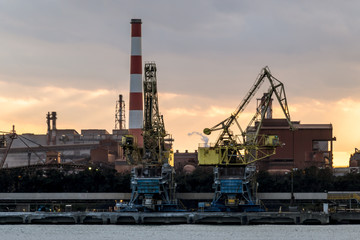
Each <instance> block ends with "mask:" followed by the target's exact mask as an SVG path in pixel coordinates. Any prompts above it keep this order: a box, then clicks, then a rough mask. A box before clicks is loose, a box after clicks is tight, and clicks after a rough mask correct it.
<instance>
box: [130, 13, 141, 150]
mask: <svg viewBox="0 0 360 240" xmlns="http://www.w3.org/2000/svg"><path fill="white" fill-rule="evenodd" d="M142 128H143V96H142V58H141V19H131V60H130V101H129V133H130V134H132V135H133V136H135V137H136V139H137V143H138V146H139V147H143V145H144V143H143V137H142V135H141V134H142Z"/></svg>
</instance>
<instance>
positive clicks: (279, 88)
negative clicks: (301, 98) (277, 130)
mask: <svg viewBox="0 0 360 240" xmlns="http://www.w3.org/2000/svg"><path fill="white" fill-rule="evenodd" d="M265 79H268V81H269V83H270V88H269V90H268V93H267V96H268V97H267V98H266V102H269V101H270V100H271V96H272V95H273V94H275V96H276V98H277V100H278V102H279V103H280V106H281V109H282V110H283V112H284V115H285V117H286V119H287V121H288V123H289V126H290V128H291V129H293V125H292V123H291V120H290V113H289V108H288V105H287V100H286V94H285V89H284V85H283V83H281V82H280V81H279V80H278V79H276V78H275V77H273V76H272V75H271V72H270V69H269V68H268V67H264V68H263V69H262V70H261V72H260V74H259V75H258V77H257V79H256V81H255V83H254V84H253V86H252V87H251V88H250V90H249V91H248V93H247V94H246V95H245V97H244V98H243V100H242V101H241V103H240V104H239V106H238V107H237V109H236V110H235V111H234V112H233V113H232V114H231V115H230V117H228V118H227V119H225V120H224V121H222V122H220V123H218V124H216V125H215V126H213V127H212V128H205V129H204V133H205V134H206V135H210V134H211V132H213V131H218V130H222V132H221V133H220V135H219V137H218V139H217V141H216V143H215V147H216V146H219V145H221V144H223V141H224V140H226V141H228V142H229V143H231V144H237V141H236V139H235V137H234V136H233V133H232V132H231V131H230V127H231V125H232V124H233V123H234V122H236V124H237V126H238V127H239V130H240V132H241V134H242V136H243V140H244V138H245V135H246V132H245V131H246V129H245V131H244V130H243V129H242V128H241V126H240V124H239V123H238V122H237V118H238V116H239V114H240V113H241V112H243V111H244V110H245V108H246V106H247V105H248V104H249V102H250V101H251V99H252V98H253V96H254V95H255V94H256V93H257V91H258V90H259V88H260V87H261V85H262V84H263V83H264V81H265ZM260 112H261V111H259V110H258V109H257V111H256V113H255V115H254V117H253V118H252V119H251V121H250V122H249V124H248V127H249V126H251V125H252V123H253V122H254V121H255V120H256V119H257V117H258V116H259V115H260ZM262 119H263V118H261V121H262ZM260 125H261V124H260ZM257 133H258V132H257Z"/></svg>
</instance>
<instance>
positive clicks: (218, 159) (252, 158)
mask: <svg viewBox="0 0 360 240" xmlns="http://www.w3.org/2000/svg"><path fill="white" fill-rule="evenodd" d="M265 81H267V82H268V83H269V85H270V86H269V89H268V91H267V92H266V93H265V94H264V95H263V97H262V98H261V101H260V104H259V105H258V106H257V108H256V112H255V114H254V116H253V117H252V118H251V120H250V122H249V124H248V125H247V127H246V128H242V127H241V126H240V123H239V121H238V117H239V115H240V114H241V113H242V112H243V111H244V110H245V108H246V106H247V105H248V104H249V102H250V101H251V99H252V98H253V97H254V95H255V94H256V92H257V91H258V90H259V88H260V87H261V85H262V84H263V83H264V82H265ZM273 96H275V98H276V99H277V100H278V102H279V104H280V106H281V109H282V111H283V113H284V115H285V118H286V119H287V121H288V123H289V128H290V129H294V127H293V125H292V123H291V120H290V113H289V108H288V105H287V100H286V94H285V88H284V85H283V83H282V82H280V81H279V80H278V79H276V78H275V77H274V76H272V74H271V72H270V70H269V68H268V67H264V68H263V69H262V70H261V72H260V74H259V75H258V77H257V79H256V81H255V83H254V84H253V86H252V87H251V88H250V90H249V92H248V93H247V94H246V96H245V97H244V98H243V100H242V101H241V103H240V104H239V106H238V107H237V109H236V110H235V111H234V112H233V113H232V114H231V115H230V116H229V117H228V118H226V119H225V120H223V121H221V122H220V123H218V124H216V125H215V126H213V127H212V128H205V129H204V131H203V132H204V134H206V135H210V134H211V133H212V132H215V131H220V134H219V137H218V138H217V140H216V142H215V144H213V145H210V146H200V147H199V148H198V160H199V165H200V166H214V167H215V168H214V184H213V188H214V189H215V195H214V198H213V201H212V204H211V208H210V210H215V211H219V210H220V211H221V210H224V211H230V210H234V211H258V210H260V208H259V206H258V204H257V203H256V201H255V200H254V197H253V195H254V189H256V186H255V187H254V186H253V185H254V184H252V183H254V181H252V180H253V175H254V173H255V170H256V168H255V166H254V165H253V164H252V163H254V162H256V161H259V160H261V159H264V158H267V157H269V156H271V155H274V154H275V149H276V148H277V147H278V146H280V141H279V138H278V136H276V135H260V134H259V132H260V129H261V126H262V122H263V120H264V119H265V116H266V114H267V113H268V114H269V112H268V111H269V110H270V108H269V106H270V105H271V104H272V97H273ZM254 123H255V124H254ZM253 124H254V125H253ZM234 125H235V127H237V128H238V131H239V132H240V134H239V135H235V134H234V131H233V130H232V127H234Z"/></svg>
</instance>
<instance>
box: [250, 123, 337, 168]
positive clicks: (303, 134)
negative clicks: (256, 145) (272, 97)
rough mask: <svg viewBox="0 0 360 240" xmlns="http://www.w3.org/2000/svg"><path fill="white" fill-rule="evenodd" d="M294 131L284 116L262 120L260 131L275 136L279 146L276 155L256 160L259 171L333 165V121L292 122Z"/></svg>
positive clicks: (329, 166)
mask: <svg viewBox="0 0 360 240" xmlns="http://www.w3.org/2000/svg"><path fill="white" fill-rule="evenodd" d="M292 123H293V125H294V127H295V128H296V130H295V131H291V130H290V129H289V124H288V123H287V121H286V119H264V120H263V124H262V127H261V129H260V134H265V135H277V136H278V137H279V140H280V143H281V147H278V148H277V149H276V154H275V155H273V156H271V157H269V158H268V159H264V160H261V161H259V162H258V163H257V164H258V165H257V166H258V169H259V170H267V171H269V172H273V173H285V172H288V171H291V170H292V169H294V168H297V169H304V168H307V167H311V166H316V167H318V168H332V160H333V154H332V153H333V141H335V140H336V138H335V137H333V127H332V124H301V123H300V121H295V122H292Z"/></svg>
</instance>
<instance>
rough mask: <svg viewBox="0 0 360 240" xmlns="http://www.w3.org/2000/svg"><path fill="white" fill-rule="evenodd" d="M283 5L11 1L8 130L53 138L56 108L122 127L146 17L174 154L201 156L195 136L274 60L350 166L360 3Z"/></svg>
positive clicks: (296, 103)
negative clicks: (122, 107)
mask: <svg viewBox="0 0 360 240" xmlns="http://www.w3.org/2000/svg"><path fill="white" fill-rule="evenodd" d="M276 2H277V3H278V4H274V3H271V4H270V3H267V2H263V3H261V4H260V3H237V1H222V2H221V3H218V2H217V1H198V2H195V3H193V2H190V1H182V2H181V3H180V2H167V1H154V2H153V3H152V4H151V5H149V4H147V3H146V1H131V3H128V2H123V1H119V2H107V3H99V2H97V1H86V2H81V1H79V2H72V1H61V2H53V3H47V4H45V3H44V2H42V1H32V2H31V3H30V2H29V3H27V2H25V1H24V2H22V3H16V2H0V18H1V19H2V21H0V37H1V39H2V40H1V42H2V44H0V51H1V52H2V55H1V56H0V86H1V88H0V94H1V95H0V103H2V114H1V115H0V126H1V127H0V130H2V131H8V130H10V129H11V128H12V125H13V124H15V125H16V130H17V131H18V133H28V132H32V133H46V122H45V115H46V113H47V112H48V111H56V112H57V113H58V128H62V129H65V128H71V129H76V130H78V131H79V130H81V129H95V128H96V129H106V130H108V131H111V129H113V128H114V120H115V119H114V114H115V101H116V100H117V96H118V94H123V95H124V99H125V101H126V107H128V106H129V102H128V99H129V95H128V92H129V75H130V73H129V64H130V63H129V55H130V51H129V49H130V41H129V32H130V24H129V19H131V18H141V19H143V26H144V28H143V42H142V44H143V61H156V62H157V66H158V81H159V91H160V93H159V101H160V111H161V113H162V114H163V115H164V121H165V126H166V129H167V131H168V132H169V133H170V134H172V135H173V137H174V139H175V142H174V149H179V150H181V151H183V150H185V149H188V150H189V151H193V150H195V149H197V146H198V143H200V142H202V141H201V138H200V137H199V136H197V135H191V136H190V135H188V134H189V133H191V132H194V131H196V132H201V131H202V130H203V128H205V127H211V126H213V125H214V124H216V123H218V122H219V121H221V120H223V119H224V118H226V117H228V116H229V115H230V114H231V113H232V112H233V111H234V110H235V108H236V106H237V105H238V104H239V102H240V101H241V100H242V98H243V97H244V95H245V94H246V92H247V91H248V89H249V88H250V87H251V85H252V83H253V82H254V81H255V79H256V76H257V74H258V73H259V71H260V70H261V68H262V67H264V66H266V65H268V66H269V67H270V69H271V70H272V73H273V75H274V76H275V77H277V78H278V79H279V80H281V81H282V82H283V83H284V84H285V88H286V92H287V98H288V103H289V108H290V115H291V118H292V120H294V121H301V123H332V124H333V128H334V136H336V138H337V141H335V142H334V166H346V165H348V160H349V157H350V154H351V153H352V152H353V151H354V148H355V147H359V140H360V139H359V138H360V137H359V136H360V130H359V129H358V128H357V126H356V121H357V119H358V118H359V116H360V97H359V96H358V90H359V88H360V81H358V72H359V68H358V63H359V57H358V56H360V54H359V51H360V50H359V49H358V47H357V44H358V40H359V37H360V33H359V32H358V31H357V30H356V29H357V25H358V18H357V11H356V10H355V9H359V7H360V5H359V4H358V3H353V2H352V3H330V4H327V5H323V4H321V3H314V2H310V1H309V2H302V3H289V2H287V1H276ZM139 6H140V7H139ZM141 6H143V7H141ZM145 6H146V7H145ZM199 12H200V13H201V14H198V13H199ZM184 16H186V17H184ZM145 26H146V27H145ZM254 111H255V106H253V107H252V106H249V108H248V109H247V111H245V112H244V113H243V115H242V118H243V119H244V120H247V119H249V117H250V116H252V114H253V112H254ZM274 117H275V118H276V117H283V116H282V115H281V113H280V111H279V109H278V107H277V106H274ZM128 119H129V115H128V108H127V110H126V120H127V124H128ZM215 135H216V134H215ZM213 137H216V136H213ZM211 140H212V139H210V141H211Z"/></svg>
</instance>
